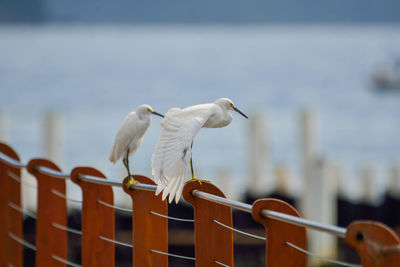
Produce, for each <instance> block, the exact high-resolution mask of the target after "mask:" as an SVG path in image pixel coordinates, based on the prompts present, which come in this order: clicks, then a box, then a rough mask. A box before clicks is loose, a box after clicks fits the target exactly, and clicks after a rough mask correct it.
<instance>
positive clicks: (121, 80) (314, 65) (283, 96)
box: [0, 24, 400, 188]
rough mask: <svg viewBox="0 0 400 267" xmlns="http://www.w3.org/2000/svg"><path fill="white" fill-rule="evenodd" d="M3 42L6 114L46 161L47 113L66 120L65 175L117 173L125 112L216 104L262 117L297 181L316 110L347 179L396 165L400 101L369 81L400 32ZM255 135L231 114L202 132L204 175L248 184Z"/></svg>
mask: <svg viewBox="0 0 400 267" xmlns="http://www.w3.org/2000/svg"><path fill="white" fill-rule="evenodd" d="M0 38H1V41H0V59H1V60H0V81H1V98H0V105H1V112H2V113H3V114H5V115H6V117H7V126H8V127H7V128H8V130H7V131H8V132H7V140H8V141H9V143H10V144H12V145H13V146H14V147H15V148H16V149H17V151H18V152H19V153H20V155H21V157H22V159H23V161H27V160H29V159H30V158H32V157H38V156H42V155H43V149H42V145H43V142H42V141H43V140H42V138H41V135H42V133H43V130H42V127H43V124H42V123H41V121H42V117H43V114H44V113H45V112H46V111H50V110H51V111H56V112H57V113H59V114H61V115H62V118H63V123H62V127H63V133H62V142H61V143H60V145H61V146H62V148H61V150H62V151H63V154H62V158H61V159H59V162H58V163H59V164H60V165H61V166H62V167H63V169H64V170H66V171H68V170H70V169H71V168H73V167H75V166H77V165H92V166H96V167H98V168H99V169H101V170H102V171H103V172H104V173H106V174H107V175H110V176H111V177H112V176H116V175H119V174H121V168H122V167H121V166H122V164H118V165H121V166H120V167H121V168H118V167H115V166H113V165H112V164H111V163H110V162H109V161H108V155H109V151H110V149H111V146H112V143H113V140H114V136H115V134H116V131H117V129H118V127H119V126H120V123H121V122H122V120H123V118H124V117H125V116H126V114H127V113H128V112H130V111H132V110H134V109H135V108H136V107H137V106H138V105H140V104H142V103H148V104H150V105H152V106H153V108H154V109H155V110H157V111H159V112H162V113H165V112H167V110H168V109H169V108H170V107H182V108H183V107H186V106H189V105H194V104H200V103H207V102H212V101H214V100H215V99H217V98H219V97H229V98H231V99H232V100H233V101H234V102H235V103H236V105H237V106H238V107H239V108H241V110H242V111H243V112H245V113H247V114H249V115H250V116H251V114H252V113H253V112H254V111H257V110H258V111H262V112H264V113H265V114H266V116H267V121H266V124H267V128H268V129H267V132H268V135H269V136H270V141H269V142H270V148H271V150H270V151H271V155H270V159H271V161H272V163H273V164H278V163H285V164H288V165H289V166H290V168H291V169H292V170H293V172H294V173H295V174H296V173H298V171H299V164H298V162H299V156H300V155H299V152H298V148H299V137H298V136H299V129H298V128H299V122H298V112H299V111H300V110H302V109H305V108H306V109H309V110H312V111H314V112H315V113H316V114H317V117H318V120H319V128H320V129H321V131H320V135H319V139H320V140H319V143H320V152H321V153H322V154H323V155H324V157H327V158H329V159H333V160H334V161H337V162H340V163H342V164H344V165H345V166H346V167H347V168H348V169H349V171H350V177H351V176H352V175H351V173H356V172H357V171H358V167H360V165H362V164H365V163H371V162H372V163H374V164H376V165H377V166H378V168H380V169H381V172H380V174H381V175H383V176H385V173H384V172H383V169H384V168H386V165H387V164H388V163H391V162H395V161H398V160H399V159H400V143H399V142H398V140H399V132H400V103H399V101H400V98H399V97H400V95H396V94H393V93H379V92H377V91H375V90H374V88H373V86H372V84H371V80H370V76H371V73H372V71H373V70H374V68H376V67H377V66H379V65H382V64H387V63H390V62H391V61H392V60H393V58H395V57H397V56H399V55H400V27H399V26H398V25H395V24H394V25H368V26H365V25H363V26H361V25H351V26H349V25H300V26H299V25H243V26H235V27H230V26H204V25H203V26H201V25H200V26H199V25H191V26H187V25H169V26H162V25H158V26H155V25H136V26H135V25H113V24H107V25H60V24H50V25H48V24H44V25H36V26H27V25H3V26H1V27H0ZM159 122H160V120H159V119H158V118H157V117H156V118H153V124H152V126H151V127H150V129H149V131H148V133H147V134H146V136H145V138H144V142H143V144H142V146H141V147H140V148H139V150H138V152H137V153H136V155H134V156H133V158H132V164H133V168H134V169H135V172H136V173H142V174H146V175H149V174H150V173H151V165H150V158H151V153H152V151H153V147H154V145H155V143H156V141H157V138H158V135H159V132H160V130H161V128H160V125H159ZM248 127H249V125H248V122H247V121H246V120H244V119H243V118H242V117H240V116H236V114H234V120H233V122H232V124H231V125H229V126H228V127H226V128H223V129H218V130H215V129H207V130H203V131H201V132H200V133H199V135H198V137H197V138H196V144H195V147H194V152H193V153H194V155H193V157H194V160H195V168H196V169H197V171H198V173H199V175H200V176H201V177H207V178H208V179H211V180H213V177H215V173H216V172H217V171H221V170H227V171H229V172H230V173H231V175H232V177H233V179H234V181H233V182H234V183H235V185H236V186H237V187H238V188H241V187H242V188H243V187H245V184H246V179H247V178H248V152H249V151H248V148H247V147H248V145H249V140H248ZM349 179H351V178H349ZM383 180H384V177H383ZM379 181H382V179H379Z"/></svg>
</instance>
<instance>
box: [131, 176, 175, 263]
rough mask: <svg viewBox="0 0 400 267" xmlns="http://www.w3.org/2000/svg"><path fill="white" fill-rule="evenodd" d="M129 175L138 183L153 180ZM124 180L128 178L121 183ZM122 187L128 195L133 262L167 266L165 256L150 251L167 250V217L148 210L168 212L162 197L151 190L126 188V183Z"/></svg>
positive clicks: (161, 212) (152, 183)
mask: <svg viewBox="0 0 400 267" xmlns="http://www.w3.org/2000/svg"><path fill="white" fill-rule="evenodd" d="M133 177H134V179H135V180H137V181H139V182H140V183H143V184H151V185H154V182H153V180H151V179H150V178H148V177H146V176H141V175H133ZM127 182H128V178H125V180H124V182H123V185H125V184H126V183H127ZM124 191H125V192H126V193H127V194H128V195H129V196H130V197H131V198H132V210H133V211H132V240H133V249H132V253H133V266H135V267H141V266H152V267H166V266H168V256H166V255H161V254H157V253H154V252H151V251H150V249H154V250H158V251H162V252H168V219H166V218H162V217H160V216H156V215H154V214H151V213H150V212H151V211H153V212H156V213H159V214H162V215H168V204H167V201H162V200H161V195H159V196H155V195H154V192H151V191H143V190H136V189H128V188H127V187H126V186H124Z"/></svg>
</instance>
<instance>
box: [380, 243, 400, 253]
mask: <svg viewBox="0 0 400 267" xmlns="http://www.w3.org/2000/svg"><path fill="white" fill-rule="evenodd" d="M381 250H382V252H384V253H390V252H400V245H398V246H385V247H383V248H381Z"/></svg>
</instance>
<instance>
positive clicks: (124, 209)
mask: <svg viewBox="0 0 400 267" xmlns="http://www.w3.org/2000/svg"><path fill="white" fill-rule="evenodd" d="M97 202H99V203H100V204H101V205H104V206H106V207H109V208H113V209H116V210H120V211H124V212H129V213H131V212H132V211H133V210H131V209H126V208H121V207H118V206H114V205H111V204H108V203H107V202H104V201H102V200H100V199H98V200H97Z"/></svg>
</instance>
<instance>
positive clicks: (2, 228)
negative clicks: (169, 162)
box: [0, 143, 23, 267]
mask: <svg viewBox="0 0 400 267" xmlns="http://www.w3.org/2000/svg"><path fill="white" fill-rule="evenodd" d="M0 152H1V153H3V154H5V155H7V156H9V157H10V158H13V159H15V160H16V161H19V157H18V155H17V153H16V152H15V151H14V150H13V149H12V148H11V147H9V146H7V145H6V144H3V143H0ZM8 172H10V173H11V175H15V176H17V177H21V170H20V168H18V167H13V166H10V165H7V164H6V163H4V162H2V161H0V266H9V265H12V266H14V267H22V266H23V246H22V245H21V244H20V243H18V242H16V241H15V240H13V239H11V238H10V237H9V236H8V233H9V232H10V233H12V234H14V235H16V236H17V237H19V238H23V236H22V235H23V232H22V218H23V216H22V213H21V212H19V211H17V210H15V209H12V208H11V207H10V206H9V203H12V204H15V205H16V206H19V207H21V183H20V182H18V181H16V180H14V179H12V178H11V177H10V176H9V174H8Z"/></svg>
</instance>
